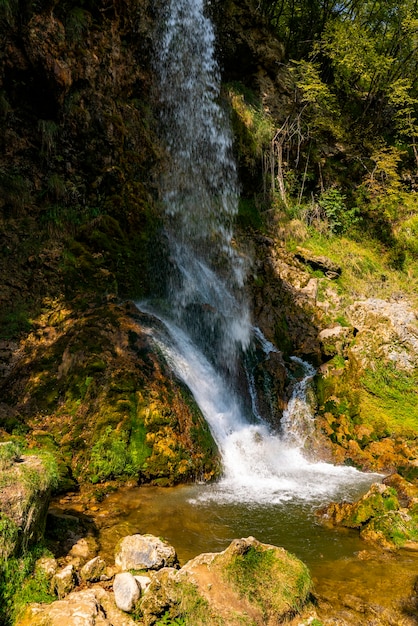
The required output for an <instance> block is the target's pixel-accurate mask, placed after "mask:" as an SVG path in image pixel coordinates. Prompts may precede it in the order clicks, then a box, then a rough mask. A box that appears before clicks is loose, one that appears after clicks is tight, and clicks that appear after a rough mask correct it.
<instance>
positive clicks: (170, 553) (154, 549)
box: [115, 535, 178, 570]
mask: <svg viewBox="0 0 418 626" xmlns="http://www.w3.org/2000/svg"><path fill="white" fill-rule="evenodd" d="M115 564H116V565H117V566H118V567H120V569H122V570H142V569H151V570H158V569H161V568H162V567H175V566H176V565H177V564H178V561H177V555H176V551H175V549H174V548H173V546H170V544H168V543H167V542H165V541H162V540H161V539H159V538H158V537H154V536H153V535H130V536H128V537H124V538H123V539H122V540H121V541H120V542H119V543H118V545H117V546H116V552H115Z"/></svg>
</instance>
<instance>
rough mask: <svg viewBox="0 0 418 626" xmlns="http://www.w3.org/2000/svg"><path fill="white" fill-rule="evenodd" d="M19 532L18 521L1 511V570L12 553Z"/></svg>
mask: <svg viewBox="0 0 418 626" xmlns="http://www.w3.org/2000/svg"><path fill="white" fill-rule="evenodd" d="M18 532H19V529H18V527H17V525H16V523H15V522H14V521H13V520H11V519H10V518H9V517H8V516H7V515H6V514H5V513H2V512H0V572H1V567H2V563H3V562H4V561H5V560H6V558H7V557H8V556H9V555H10V553H11V551H12V550H13V547H14V546H15V544H16V541H17V537H18ZM0 575H1V574H0Z"/></svg>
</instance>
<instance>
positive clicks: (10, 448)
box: [0, 441, 22, 471]
mask: <svg viewBox="0 0 418 626" xmlns="http://www.w3.org/2000/svg"><path fill="white" fill-rule="evenodd" d="M21 452H22V451H21V446H20V445H19V443H17V442H15V441H7V442H4V443H0V471H4V470H6V469H9V467H11V466H12V465H13V463H15V462H16V461H17V460H19V458H20V455H21Z"/></svg>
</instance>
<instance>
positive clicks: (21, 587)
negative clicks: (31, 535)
mask: <svg viewBox="0 0 418 626" xmlns="http://www.w3.org/2000/svg"><path fill="white" fill-rule="evenodd" d="M42 556H52V555H51V554H50V553H49V552H47V551H46V550H45V549H44V548H43V547H42V546H38V547H36V548H34V549H32V550H30V551H28V552H27V553H26V554H25V555H24V556H23V557H21V558H15V557H11V558H8V559H7V560H4V561H2V562H0V614H1V616H2V619H3V621H2V625H3V626H12V624H14V622H15V620H16V619H17V618H18V616H19V614H20V613H21V612H22V611H23V610H24V608H25V606H27V604H29V603H31V602H47V603H49V602H53V601H54V600H55V599H56V598H55V596H52V595H51V593H50V581H49V580H48V579H47V577H46V574H45V572H44V571H43V570H42V569H35V562H36V560H37V559H38V558H41V557H42Z"/></svg>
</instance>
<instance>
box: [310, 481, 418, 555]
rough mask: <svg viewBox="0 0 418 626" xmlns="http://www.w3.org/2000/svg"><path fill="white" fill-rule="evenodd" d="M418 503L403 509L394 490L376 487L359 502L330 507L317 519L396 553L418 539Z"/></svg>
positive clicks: (413, 500) (335, 504)
mask: <svg viewBox="0 0 418 626" xmlns="http://www.w3.org/2000/svg"><path fill="white" fill-rule="evenodd" d="M399 478H400V477H399ZM397 482H399V481H393V483H394V484H396V483H397ZM411 489H413V487H412V485H411ZM402 497H403V496H402V494H401V498H402ZM416 502H417V501H416V499H415V498H411V500H409V503H410V504H409V508H402V507H401V505H400V502H399V499H398V494H397V492H396V490H395V489H394V488H393V487H389V486H388V485H385V484H374V485H372V486H371V488H370V489H369V491H368V492H367V493H366V494H365V495H364V496H363V497H362V498H360V499H359V500H358V501H357V502H353V503H349V502H343V503H331V504H329V505H328V506H327V507H325V508H323V509H322V510H320V511H318V515H319V516H322V518H323V519H324V520H325V521H327V522H329V523H331V524H334V525H337V526H345V527H347V528H357V529H358V530H359V531H360V537H361V538H362V539H364V540H366V541H370V542H372V543H374V544H376V545H378V546H380V547H381V548H384V549H390V550H393V549H396V548H398V547H403V546H406V545H409V544H410V545H414V543H415V542H416V541H417V539H418V532H417V528H418V515H417V505H416Z"/></svg>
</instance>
